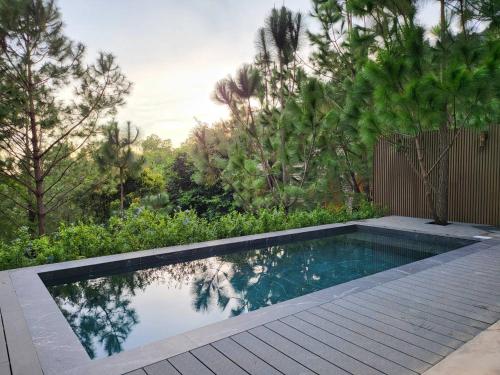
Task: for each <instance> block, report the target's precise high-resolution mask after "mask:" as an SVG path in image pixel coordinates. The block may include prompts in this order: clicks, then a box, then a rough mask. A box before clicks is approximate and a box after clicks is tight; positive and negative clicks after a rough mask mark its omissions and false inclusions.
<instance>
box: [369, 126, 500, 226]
mask: <svg viewBox="0 0 500 375" xmlns="http://www.w3.org/2000/svg"><path fill="white" fill-rule="evenodd" d="M487 135H488V139H487V141H486V144H485V145H484V147H482V146H481V144H480V133H479V132H478V131H475V130H469V129H467V130H463V131H462V133H461V134H460V135H459V136H458V137H457V140H456V142H455V144H454V145H453V147H452V148H451V152H450V169H449V183H450V185H449V195H448V200H449V219H450V220H452V221H461V222H469V223H477V224H488V225H496V226H500V126H491V127H490V128H489V130H488V132H487ZM421 140H422V144H423V147H424V152H425V155H426V166H427V167H428V168H429V167H430V166H431V165H432V163H433V161H434V160H436V159H437V157H438V154H439V143H438V134H437V133H436V132H428V133H425V134H423V136H422V138H421ZM409 147H410V150H411V151H410V154H409V159H410V160H411V162H412V163H413V165H415V166H417V157H416V152H415V150H414V147H412V145H411V144H409ZM408 163H409V161H408V160H407V159H406V158H405V157H404V155H403V154H402V153H401V152H398V151H396V150H395V148H394V147H393V146H392V145H391V144H390V143H388V142H386V141H380V142H378V143H377V145H376V146H375V155H374V157H373V164H374V165H373V193H374V194H373V196H374V201H375V203H377V204H379V205H381V206H384V207H387V208H388V209H389V212H390V213H391V214H394V215H402V216H414V217H424V218H429V217H430V216H431V215H430V212H429V209H428V208H427V205H426V202H425V191H424V188H423V183H422V181H421V179H420V178H419V176H417V175H416V174H415V172H414V170H413V169H412V167H411V166H410V165H409V164H408ZM437 178H438V174H437V168H435V169H434V170H433V171H432V173H431V176H430V180H431V181H432V183H434V184H436V183H437Z"/></svg>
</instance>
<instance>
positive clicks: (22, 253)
mask: <svg viewBox="0 0 500 375" xmlns="http://www.w3.org/2000/svg"><path fill="white" fill-rule="evenodd" d="M381 214H382V212H381V211H380V210H379V209H377V208H376V207H374V206H373V205H372V204H370V203H368V202H361V203H360V204H359V206H358V208H357V209H356V210H355V211H353V212H350V210H348V209H347V208H346V207H344V206H341V207H328V208H317V209H314V210H311V211H294V212H290V213H285V212H284V211H283V210H278V209H262V210H260V211H258V212H256V213H241V212H236V211H232V212H230V213H228V214H226V215H223V216H220V217H218V218H215V219H213V220H210V221H209V220H207V219H205V218H203V217H200V216H198V215H197V214H196V212H194V211H179V212H176V213H174V214H173V215H165V214H162V213H161V212H158V211H151V210H149V209H143V208H139V207H137V206H132V207H131V208H130V209H129V210H128V211H127V212H126V213H125V215H124V217H117V216H115V217H112V218H111V219H110V220H109V222H108V223H107V225H99V224H94V223H90V224H88V223H87V224H85V223H77V224H73V225H65V224H62V225H61V226H60V227H59V230H58V231H57V232H56V233H54V234H52V235H50V236H43V237H40V238H35V239H32V238H30V235H29V231H28V228H25V227H22V228H20V229H19V230H18V232H17V236H16V239H15V240H13V241H10V242H1V241H0V269H9V268H17V267H27V266H32V265H37V264H45V263H53V262H61V261H66V260H73V259H82V258H87V257H95V256H101V255H109V254H117V253H124V252H129V251H136V250H144V249H151V248H156V247H164V246H172V245H180V244H187V243H193V242H202V241H207V240H215V239H221V238H228V237H236V236H244V235H249V234H256V233H265V232H272V231H279V230H284V229H293V228H300V227H307V226H312V225H321V224H330V223H339V222H346V221H349V220H359V219H366V218H370V217H375V216H380V215H381Z"/></svg>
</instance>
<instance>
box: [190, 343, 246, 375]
mask: <svg viewBox="0 0 500 375" xmlns="http://www.w3.org/2000/svg"><path fill="white" fill-rule="evenodd" d="M191 354H193V355H194V356H195V357H196V358H198V360H199V361H201V362H202V363H203V364H204V365H205V366H207V367H208V368H209V369H210V370H212V371H213V372H214V373H215V374H217V375H245V374H248V372H246V371H243V370H242V369H241V367H238V366H237V365H236V364H235V363H234V362H232V361H231V360H229V359H228V358H227V357H225V356H224V355H223V354H221V353H220V352H219V351H217V350H216V349H215V348H214V347H212V346H210V345H205V346H202V347H201V348H197V349H194V350H191Z"/></svg>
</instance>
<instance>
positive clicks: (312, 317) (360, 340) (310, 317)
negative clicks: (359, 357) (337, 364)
mask: <svg viewBox="0 0 500 375" xmlns="http://www.w3.org/2000/svg"><path fill="white" fill-rule="evenodd" d="M313 312H314V314H313ZM322 312H324V315H326V316H328V315H334V314H333V313H329V312H328V311H326V310H324V309H320V308H317V309H314V310H313V309H311V310H309V311H304V312H302V313H299V314H297V315H296V316H297V317H299V318H300V319H302V320H304V321H306V322H308V323H310V324H313V325H315V326H317V327H319V328H321V329H324V330H325V331H327V332H330V333H332V334H334V335H342V336H343V337H345V338H346V339H347V338H348V339H349V340H352V342H354V343H355V344H357V345H359V346H361V347H363V348H365V349H367V350H369V351H371V352H373V353H375V354H378V355H379V356H381V357H384V358H387V359H388V360H390V361H392V362H394V363H397V364H400V365H401V366H403V367H406V368H408V369H410V370H413V371H415V372H421V371H424V370H425V369H427V368H429V364H428V363H426V362H424V361H421V360H420V359H417V358H415V357H412V356H410V355H408V354H406V353H403V352H401V351H399V350H397V349H394V348H391V347H390V346H387V345H384V344H382V343H380V342H378V341H375V340H373V339H372V338H370V337H368V335H369V334H367V336H363V335H361V334H359V333H357V332H355V331H350V330H349V329H347V328H344V327H342V326H340V325H338V324H335V323H333V322H332V321H330V320H327V319H325V318H323V317H321V316H319V314H322ZM316 313H319V314H318V315H316Z"/></svg>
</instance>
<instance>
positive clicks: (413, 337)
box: [127, 245, 500, 375]
mask: <svg viewBox="0 0 500 375" xmlns="http://www.w3.org/2000/svg"><path fill="white" fill-rule="evenodd" d="M499 270H500V245H496V246H494V247H490V248H488V249H485V250H483V251H480V252H477V253H474V254H471V255H468V256H465V257H462V258H459V259H456V260H453V261H451V262H448V263H445V264H442V265H439V266H436V267H433V268H430V269H427V270H425V271H422V272H418V273H415V274H412V275H408V276H406V277H403V278H400V279H398V280H394V281H389V282H386V283H384V284H382V285H379V286H376V287H373V288H371V289H367V290H364V291H362V292H359V293H355V294H350V295H348V296H345V297H343V298H338V299H334V300H332V301H331V302H329V303H325V304H323V305H321V306H317V307H314V308H311V309H308V310H305V311H302V312H299V313H296V314H292V315H289V316H286V317H284V318H281V319H278V320H275V321H272V322H269V323H267V324H264V325H262V326H258V327H255V328H252V329H250V330H248V331H245V332H243V333H239V334H236V335H234V336H230V337H227V338H224V339H222V340H219V341H216V342H213V343H211V344H209V345H206V346H203V347H200V348H197V349H194V350H191V351H189V352H185V353H182V354H179V355H176V356H173V357H170V358H167V359H165V360H164V361H161V362H158V363H155V364H153V365H150V366H146V367H144V368H140V369H137V370H135V371H133V372H129V373H128V374H127V375H146V374H147V375H160V374H161V375H168V374H175V375H179V374H183V375H187V374H199V375H202V374H220V375H225V374H228V375H233V374H265V375H269V374H328V375H331V374H419V373H423V372H425V371H426V370H428V369H429V368H431V367H432V366H433V365H435V364H436V363H438V362H439V361H441V360H442V359H443V358H444V357H445V356H447V355H448V354H450V353H452V352H454V351H455V350H456V349H457V348H459V347H460V346H462V345H463V344H464V343H466V342H467V341H469V340H471V339H472V338H473V337H474V336H475V335H477V334H478V333H480V332H481V331H483V330H484V329H486V328H487V327H489V326H490V325H491V324H493V323H495V322H496V321H497V320H499V319H500V272H499Z"/></svg>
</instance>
